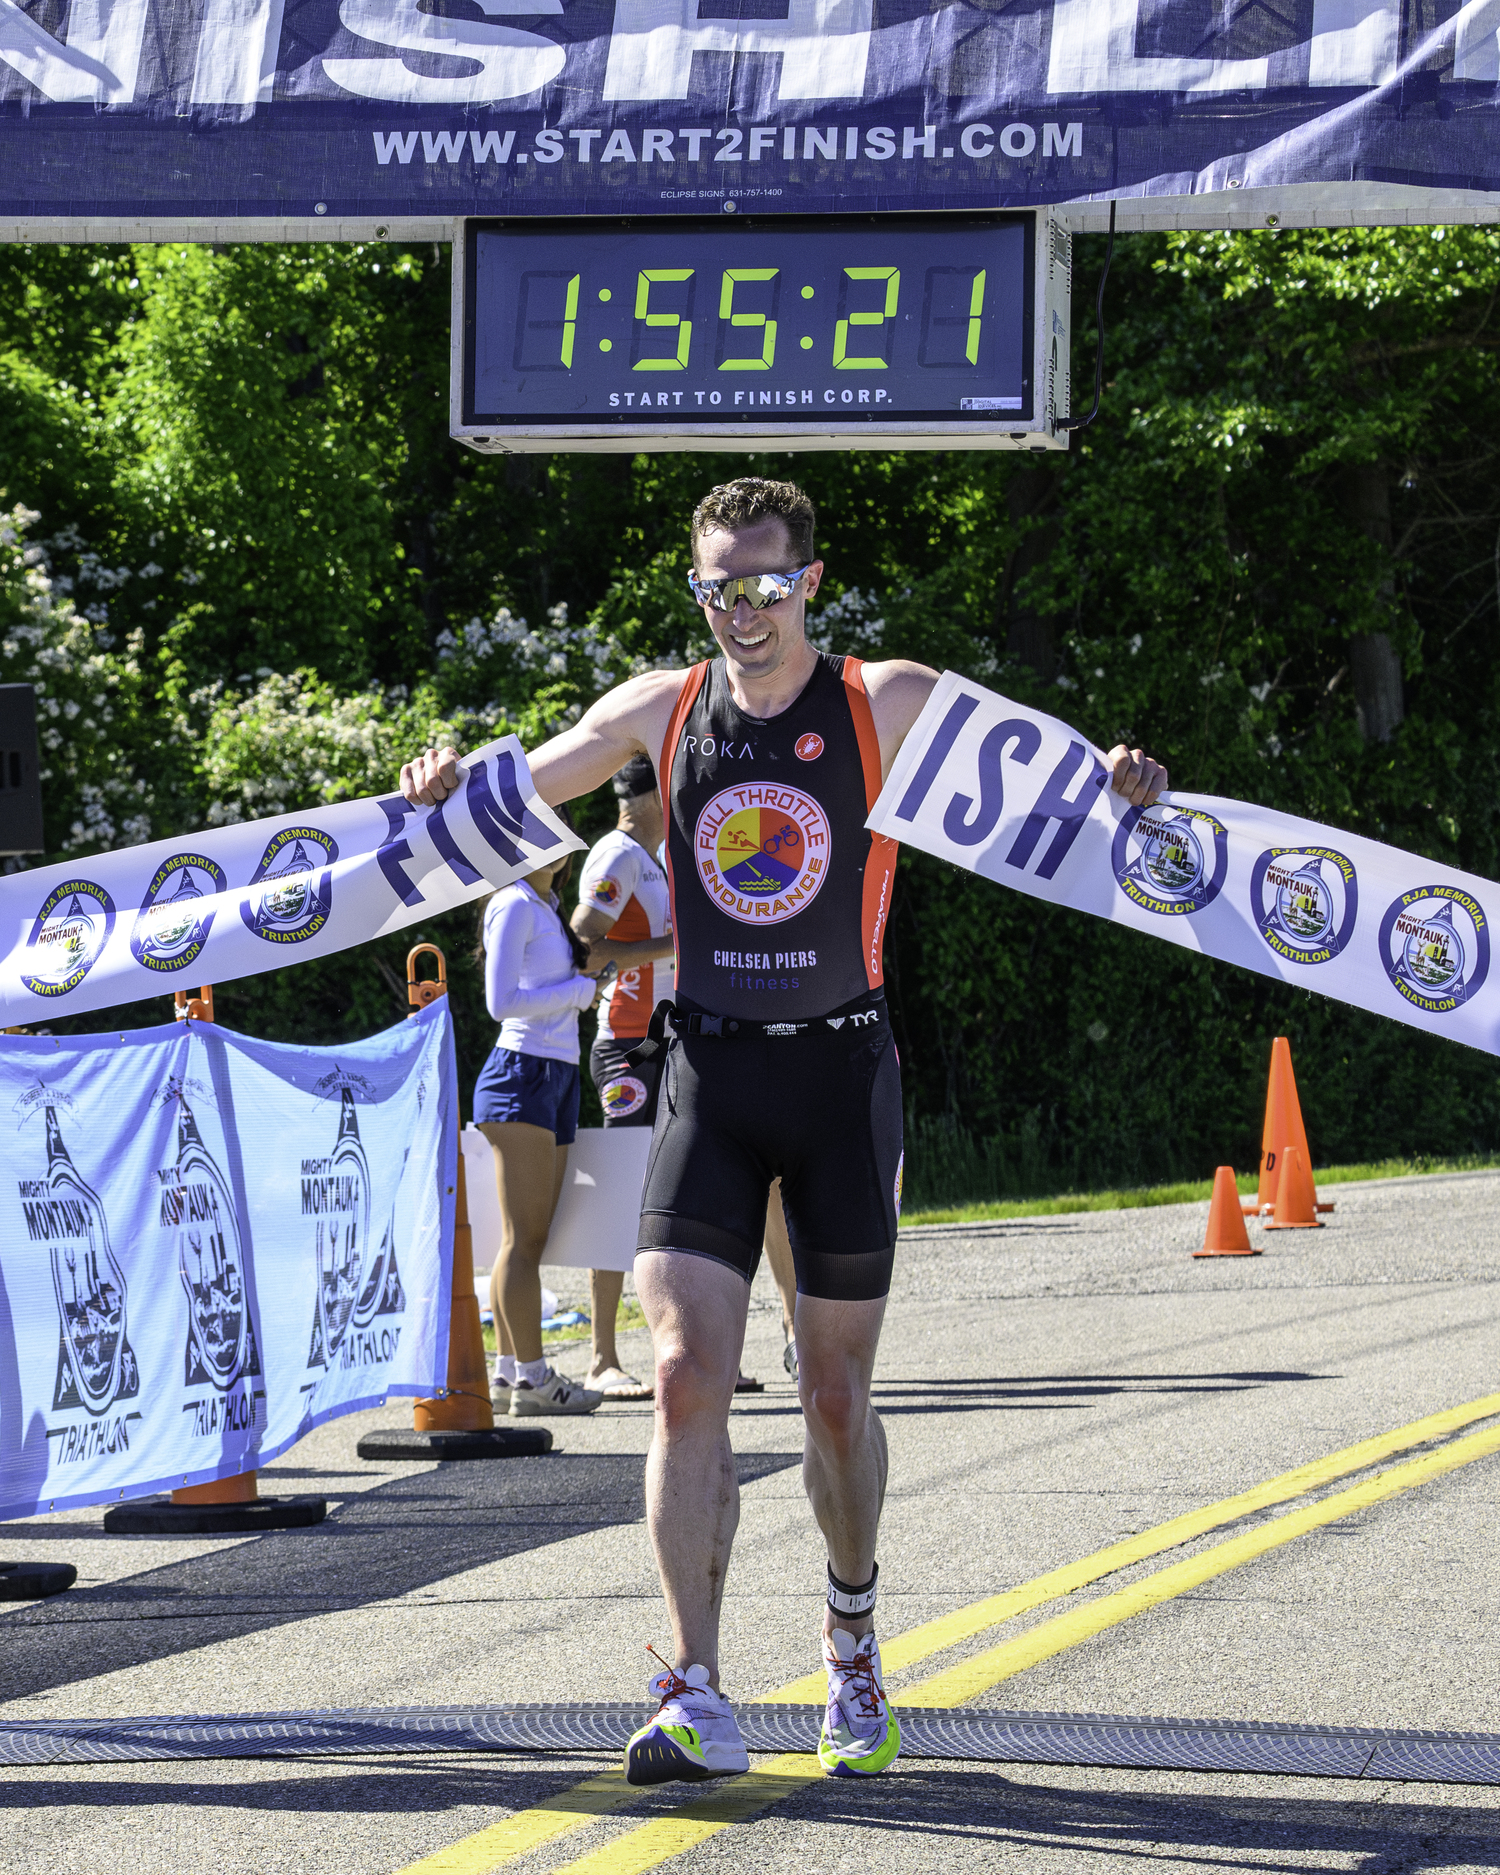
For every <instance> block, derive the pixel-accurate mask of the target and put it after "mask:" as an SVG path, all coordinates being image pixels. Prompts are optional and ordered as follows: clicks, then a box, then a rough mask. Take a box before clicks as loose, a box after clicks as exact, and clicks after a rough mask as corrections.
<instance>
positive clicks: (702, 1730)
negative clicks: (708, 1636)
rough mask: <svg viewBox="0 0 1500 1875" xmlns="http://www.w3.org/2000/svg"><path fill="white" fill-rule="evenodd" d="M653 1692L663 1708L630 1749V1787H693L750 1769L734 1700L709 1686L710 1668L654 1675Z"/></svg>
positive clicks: (627, 1773) (627, 1777) (670, 1670)
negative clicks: (678, 1781) (678, 1782)
mask: <svg viewBox="0 0 1500 1875" xmlns="http://www.w3.org/2000/svg"><path fill="white" fill-rule="evenodd" d="M658 1657H659V1656H658ZM650 1691H651V1695H652V1697H653V1698H655V1699H660V1701H661V1708H660V1710H659V1711H658V1712H657V1715H656V1717H655V1718H654V1719H652V1720H651V1721H650V1722H649V1724H646V1725H643V1726H642V1727H641V1729H640V1730H639V1731H638V1732H637V1733H636V1734H635V1736H634V1737H633V1738H632V1739H631V1741H630V1743H629V1744H628V1745H627V1746H626V1747H625V1782H626V1783H627V1784H670V1783H672V1782H673V1781H674V1780H676V1779H679V1778H680V1779H682V1780H684V1781H686V1782H689V1783H691V1782H697V1781H700V1780H701V1779H703V1778H705V1777H733V1776H735V1775H736V1774H737V1773H739V1772H741V1771H748V1770H749V1769H750V1755H749V1753H748V1752H747V1751H746V1750H745V1741H744V1739H743V1738H741V1737H740V1728H739V1726H738V1725H737V1724H736V1723H735V1717H734V1714H733V1712H731V1711H730V1708H729V1701H728V1700H727V1699H726V1698H725V1697H724V1695H723V1694H722V1693H716V1692H715V1691H714V1690H713V1688H712V1687H711V1686H710V1685H709V1683H708V1668H707V1667H689V1668H688V1670H687V1672H686V1674H681V1673H678V1672H676V1670H675V1669H673V1668H671V1667H668V1668H667V1669H666V1670H665V1672H662V1673H658V1674H655V1675H653V1677H652V1680H651V1686H650Z"/></svg>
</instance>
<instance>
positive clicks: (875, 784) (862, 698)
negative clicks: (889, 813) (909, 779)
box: [844, 658, 880, 809]
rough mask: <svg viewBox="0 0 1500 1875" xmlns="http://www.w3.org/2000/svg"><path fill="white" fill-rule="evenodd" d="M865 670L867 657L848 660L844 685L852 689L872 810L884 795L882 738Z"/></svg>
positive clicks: (856, 730)
mask: <svg viewBox="0 0 1500 1875" xmlns="http://www.w3.org/2000/svg"><path fill="white" fill-rule="evenodd" d="M864 669H865V666H864V659H863V658H845V659H844V686H845V688H846V689H847V690H848V692H849V714H850V715H851V716H852V717H853V718H854V735H855V739H856V740H857V741H858V743H859V759H860V762H861V764H862V766H863V768H864V771H865V807H866V808H867V809H869V808H873V807H874V805H875V803H876V801H877V800H878V799H879V797H880V737H879V736H878V735H876V733H875V718H874V715H873V714H872V712H871V710H870V693H869V691H868V690H866V689H865V678H864Z"/></svg>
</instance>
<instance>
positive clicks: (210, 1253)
mask: <svg viewBox="0 0 1500 1875" xmlns="http://www.w3.org/2000/svg"><path fill="white" fill-rule="evenodd" d="M190 1094H191V1095H192V1097H193V1099H196V1100H199V1101H200V1102H202V1101H209V1100H211V1099H212V1096H211V1094H210V1093H209V1090H208V1089H207V1088H206V1087H202V1086H200V1085H199V1084H198V1083H197V1082H195V1081H189V1080H178V1079H176V1078H173V1079H171V1080H169V1081H168V1082H167V1084H166V1086H165V1087H164V1088H163V1089H162V1090H161V1092H160V1094H159V1095H158V1096H157V1098H158V1100H159V1101H160V1102H161V1104H162V1105H163V1106H167V1107H175V1108H176V1110H177V1156H176V1158H175V1159H174V1161H173V1163H172V1164H171V1165H168V1166H162V1167H160V1168H158V1170H157V1174H156V1179H157V1184H158V1187H159V1198H158V1211H157V1222H158V1225H159V1226H160V1228H161V1229H162V1230H163V1231H165V1232H166V1233H167V1235H168V1240H169V1242H171V1244H172V1248H173V1250H174V1252H175V1258H174V1260H175V1262H176V1264H177V1274H178V1276H179V1277H180V1278H181V1281H182V1289H183V1294H184V1296H185V1298H186V1301H187V1345H186V1350H185V1356H184V1362H183V1384H184V1385H185V1386H188V1387H197V1386H203V1385H207V1386H210V1387H212V1388H214V1389H215V1390H216V1391H218V1392H220V1393H227V1392H228V1391H229V1390H230V1389H231V1388H233V1387H234V1386H235V1385H236V1383H237V1382H238V1381H240V1380H241V1379H242V1378H243V1377H244V1376H247V1375H257V1374H259V1373H260V1357H259V1355H258V1353H257V1352H256V1346H255V1330H254V1326H253V1324H252V1322H251V1319H250V1303H249V1297H248V1294H247V1281H246V1273H245V1252H244V1246H243V1244H242V1243H241V1241H240V1226H239V1216H238V1213H237V1210H236V1207H235V1202H234V1198H233V1195H232V1194H231V1192H230V1189H229V1181H228V1179H227V1178H226V1177H225V1176H224V1172H223V1170H222V1168H221V1167H220V1165H219V1163H218V1161H217V1160H216V1159H215V1158H214V1156H213V1154H212V1152H211V1151H210V1150H209V1146H208V1142H207V1141H206V1140H205V1139H204V1137H203V1133H202V1131H201V1129H200V1127H199V1125H198V1120H197V1116H196V1115H195V1114H194V1112H193V1108H192V1104H191V1102H190V1100H189V1095H190ZM251 1398H252V1396H249V1395H246V1396H244V1398H243V1399H238V1398H237V1399H236V1400H235V1402H234V1404H233V1405H232V1406H231V1407H230V1408H229V1409H228V1410H227V1411H224V1412H221V1411H220V1409H219V1407H218V1406H217V1405H216V1404H215V1403H213V1402H206V1403H205V1402H194V1403H193V1404H192V1405H189V1406H185V1407H184V1409H183V1410H184V1411H185V1412H196V1414H197V1416H198V1420H199V1424H198V1426H197V1430H198V1431H199V1432H200V1433H204V1434H207V1433H217V1432H220V1431H222V1430H224V1429H225V1427H226V1426H232V1427H234V1428H235V1429H243V1426H244V1425H248V1424H249V1423H250V1422H251V1419H252V1418H253V1406H252V1404H251Z"/></svg>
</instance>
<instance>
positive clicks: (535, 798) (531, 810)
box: [0, 0, 584, 1028]
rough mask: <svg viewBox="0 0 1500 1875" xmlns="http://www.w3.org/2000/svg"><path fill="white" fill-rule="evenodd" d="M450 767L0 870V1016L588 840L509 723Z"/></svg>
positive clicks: (356, 931)
mask: <svg viewBox="0 0 1500 1875" xmlns="http://www.w3.org/2000/svg"><path fill="white" fill-rule="evenodd" d="M4 4H5V0H0V6H3V5H4ZM460 775H461V780H462V785H461V787H460V788H459V790H458V792H457V793H456V794H454V795H452V796H451V797H450V798H449V799H448V800H447V801H445V802H444V804H443V805H442V806H441V807H413V806H412V804H411V803H410V802H409V801H406V800H403V799H402V797H401V796H400V795H399V794H389V795H383V796H377V797H375V798H374V799H372V800H367V801H342V802H339V803H338V804H337V805H336V806H333V807H318V808H312V809H309V811H308V812H307V813H305V814H280V815H277V816H276V817H275V818H273V819H269V820H249V821H241V822H239V823H238V824H236V825H232V826H224V827H209V828H205V829H204V831H203V832H201V833H194V834H186V835H184V836H183V837H182V838H181V839H176V840H155V841H152V842H150V843H149V844H147V845H145V846H130V847H124V848H121V849H120V850H119V851H117V852H113V853H93V854H90V855H89V856H88V857H87V858H85V859H79V860H69V861H67V862H66V863H65V864H64V865H61V866H38V867H37V868H36V869H35V870H34V871H29V872H17V873H12V874H10V876H9V877H8V878H4V879H0V1023H3V1025H4V1026H5V1027H7V1028H20V1027H26V1026H29V1025H30V1024H32V1023H36V1022H42V1021H45V1020H46V1019H47V1018H48V1017H49V1016H54V1015H58V1016H68V1015H79V1014H82V1013H83V1012H84V1011H86V1010H90V1009H108V1008H110V1007H111V1006H112V1005H115V1004H119V1003H129V1002H134V1001H136V1000H138V999H140V998H142V997H147V996H160V995H163V994H166V993H169V992H172V991H175V990H191V989H193V988H194V987H195V986H196V985H197V984H200V983H229V982H232V981H233V980H234V979H235V978H236V977H251V976H256V975H258V974H259V973H260V972H262V971H265V970H279V969H280V968H281V967H282V965H283V964H294V963H305V962H306V961H307V960H308V958H310V957H326V956H328V955H329V953H330V952H333V951H341V950H347V949H348V948H349V947H350V946H351V945H353V944H363V943H365V942H366V941H367V940H368V939H370V938H373V937H381V936H383V935H384V934H385V933H387V932H390V931H399V930H402V929H403V928H404V927H405V926H407V925H410V924H414V923H415V922H416V921H417V920H418V919H419V918H430V917H431V916H432V914H433V913H434V912H440V911H451V910H452V909H453V908H454V907H455V906H457V905H462V904H464V903H466V902H467V901H468V900H469V899H472V898H477V897H479V896H480V895H481V894H482V893H485V892H488V891H490V890H492V889H493V888H494V887H496V886H501V885H509V884H510V883H511V881H512V880H515V879H521V878H524V877H525V876H526V874H527V873H529V872H536V871H537V870H538V869H539V868H540V867H542V866H544V865H546V864H547V862H548V861H549V860H552V859H556V858H558V857H560V856H561V855H562V854H564V853H571V852H582V850H583V846H584V842H583V841H582V840H580V839H579V838H578V836H577V835H576V834H574V833H571V832H569V830H568V828H567V826H566V825H565V824H564V823H563V822H562V821H561V820H559V819H558V817H557V816H556V814H554V813H553V812H552V809H551V808H550V807H548V806H547V805H546V803H545V802H544V801H543V800H542V799H541V797H540V796H539V795H538V794H537V792H536V790H535V788H534V787H533V786H532V783H531V771H530V769H529V768H528V767H527V765H526V757H525V755H524V754H523V753H522V750H521V744H520V742H519V741H518V740H517V738H516V737H515V736H506V737H505V738H504V739H503V740H502V741H499V742H490V743H486V744H485V746H484V747H483V748H482V749H476V750H475V751H474V753H473V754H472V755H467V756H465V757H464V761H463V765H462V768H461V770H460Z"/></svg>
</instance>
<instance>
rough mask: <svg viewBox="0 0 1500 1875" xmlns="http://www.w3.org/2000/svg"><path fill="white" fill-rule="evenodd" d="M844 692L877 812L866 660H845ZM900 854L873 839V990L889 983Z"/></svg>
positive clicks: (863, 944) (867, 936) (868, 962)
mask: <svg viewBox="0 0 1500 1875" xmlns="http://www.w3.org/2000/svg"><path fill="white" fill-rule="evenodd" d="M844 691H845V695H846V697H847V699H848V703H849V714H850V716H852V717H853V719H854V734H855V738H856V740H857V741H858V743H859V759H860V762H861V763H862V764H863V767H864V771H865V805H866V807H868V808H872V809H873V807H874V806H875V803H876V801H877V799H878V798H879V796H880V788H881V774H880V737H879V736H878V735H877V734H876V733H875V717H874V714H873V713H872V711H871V709H870V693H869V692H868V691H867V690H866V689H865V680H864V664H863V660H862V659H860V658H848V657H846V658H845V659H844ZM900 850H901V849H900V847H899V846H898V844H897V842H896V841H894V840H892V839H890V838H888V836H887V835H885V834H883V833H872V834H871V835H870V852H869V857H868V858H867V859H866V860H865V885H864V891H863V893H862V894H861V900H860V948H861V951H862V953H863V956H864V961H865V979H866V981H867V982H868V983H869V985H870V988H871V989H872V990H873V989H878V988H879V987H880V985H881V984H883V983H884V982H885V960H884V955H883V953H884V949H885V927H886V924H887V921H888V920H889V918H890V915H891V888H892V886H893V885H894V884H895V880H896V855H897V853H898V852H899V851H900Z"/></svg>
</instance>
